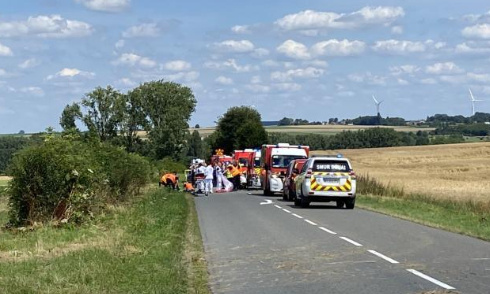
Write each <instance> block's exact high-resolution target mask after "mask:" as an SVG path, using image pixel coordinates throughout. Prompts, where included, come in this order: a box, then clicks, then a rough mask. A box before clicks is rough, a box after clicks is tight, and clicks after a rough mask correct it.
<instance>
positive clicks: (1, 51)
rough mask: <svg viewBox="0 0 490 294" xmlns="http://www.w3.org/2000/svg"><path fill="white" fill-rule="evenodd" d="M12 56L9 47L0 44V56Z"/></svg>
mask: <svg viewBox="0 0 490 294" xmlns="http://www.w3.org/2000/svg"><path fill="white" fill-rule="evenodd" d="M12 55H14V53H13V52H12V50H11V49H10V48H9V47H7V46H5V45H3V44H2V43H0V56H12Z"/></svg>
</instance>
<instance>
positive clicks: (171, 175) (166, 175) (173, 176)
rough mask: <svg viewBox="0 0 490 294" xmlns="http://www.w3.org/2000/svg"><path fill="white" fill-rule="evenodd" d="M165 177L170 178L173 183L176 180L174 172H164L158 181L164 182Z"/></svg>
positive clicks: (165, 180)
mask: <svg viewBox="0 0 490 294" xmlns="http://www.w3.org/2000/svg"><path fill="white" fill-rule="evenodd" d="M167 179H168V180H170V181H171V182H172V183H174V184H175V181H176V180H177V179H176V177H175V175H174V174H164V175H163V177H162V179H161V180H160V181H161V182H162V183H166V182H167Z"/></svg>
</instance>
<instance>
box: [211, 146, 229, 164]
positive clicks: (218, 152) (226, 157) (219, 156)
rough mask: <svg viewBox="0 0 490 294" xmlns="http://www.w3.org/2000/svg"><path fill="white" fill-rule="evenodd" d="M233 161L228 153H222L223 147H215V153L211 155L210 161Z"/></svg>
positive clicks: (225, 162) (226, 162)
mask: <svg viewBox="0 0 490 294" xmlns="http://www.w3.org/2000/svg"><path fill="white" fill-rule="evenodd" d="M232 161H233V157H231V156H229V155H224V154H223V149H217V150H216V154H214V155H213V156H211V162H221V163H224V164H228V163H231V162H232Z"/></svg>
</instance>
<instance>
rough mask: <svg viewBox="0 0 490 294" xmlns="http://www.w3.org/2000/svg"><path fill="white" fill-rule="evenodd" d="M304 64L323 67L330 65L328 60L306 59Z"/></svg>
mask: <svg viewBox="0 0 490 294" xmlns="http://www.w3.org/2000/svg"><path fill="white" fill-rule="evenodd" d="M303 65H305V66H313V67H323V68H327V67H328V62H326V61H325V60H318V59H316V60H310V61H305V62H303Z"/></svg>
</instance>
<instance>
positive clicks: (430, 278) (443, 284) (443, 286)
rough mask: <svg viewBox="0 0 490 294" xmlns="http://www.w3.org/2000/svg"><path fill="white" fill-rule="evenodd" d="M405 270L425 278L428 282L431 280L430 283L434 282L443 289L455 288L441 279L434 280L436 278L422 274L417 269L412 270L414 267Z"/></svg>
mask: <svg viewBox="0 0 490 294" xmlns="http://www.w3.org/2000/svg"><path fill="white" fill-rule="evenodd" d="M407 271H409V272H411V273H412V274H414V275H416V276H419V277H421V278H422V279H425V280H427V281H429V282H431V283H433V284H436V285H437V286H439V287H442V288H444V289H447V290H454V289H456V288H454V287H452V286H449V285H448V284H445V283H443V282H441V281H438V280H436V279H434V278H432V277H429V276H428V275H425V274H423V273H421V272H419V271H417V270H414V269H407Z"/></svg>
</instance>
